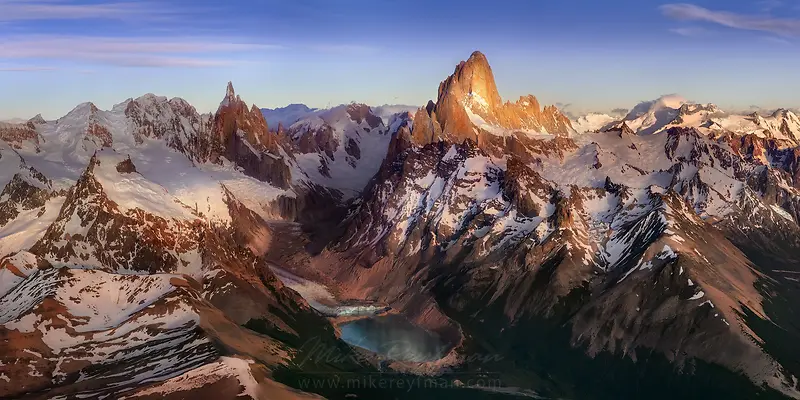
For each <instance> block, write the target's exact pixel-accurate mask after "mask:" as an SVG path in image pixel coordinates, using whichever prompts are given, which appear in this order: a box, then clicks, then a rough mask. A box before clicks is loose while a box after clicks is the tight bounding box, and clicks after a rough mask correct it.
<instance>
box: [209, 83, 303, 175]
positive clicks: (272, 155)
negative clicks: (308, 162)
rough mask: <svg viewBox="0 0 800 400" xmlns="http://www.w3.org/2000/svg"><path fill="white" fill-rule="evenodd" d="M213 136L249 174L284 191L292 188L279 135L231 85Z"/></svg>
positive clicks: (218, 114) (227, 153)
mask: <svg viewBox="0 0 800 400" xmlns="http://www.w3.org/2000/svg"><path fill="white" fill-rule="evenodd" d="M213 134H214V136H215V137H216V138H217V140H218V141H219V143H221V144H222V147H223V149H224V154H222V155H223V156H225V158H227V159H229V160H231V161H233V162H234V163H236V164H237V165H239V166H241V167H242V168H244V170H245V172H246V173H247V174H248V175H251V176H254V177H256V178H257V179H260V180H263V181H266V182H269V183H271V184H273V185H275V186H277V187H280V188H287V187H289V182H290V181H291V172H290V170H289V167H288V165H286V163H285V162H284V160H283V159H282V156H281V152H280V145H279V143H278V142H279V140H280V139H279V136H278V135H276V134H273V133H270V132H269V127H268V126H267V121H266V120H265V119H264V115H262V114H261V111H260V110H259V109H258V107H256V106H255V105H253V106H252V107H251V108H249V109H248V107H247V104H246V103H245V102H244V101H242V99H241V98H240V97H239V96H237V95H236V93H235V92H234V90H233V85H232V84H231V83H228V91H227V93H226V96H225V99H223V102H222V104H220V107H219V109H218V110H217V113H216V115H215V116H214V126H213Z"/></svg>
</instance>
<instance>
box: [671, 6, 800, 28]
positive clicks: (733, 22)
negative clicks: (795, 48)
mask: <svg viewBox="0 0 800 400" xmlns="http://www.w3.org/2000/svg"><path fill="white" fill-rule="evenodd" d="M659 9H660V10H661V12H662V13H663V14H664V15H665V16H667V17H669V18H672V19H676V20H681V21H700V22H710V23H713V24H717V25H722V26H725V27H728V28H733V29H742V30H750V31H760V32H768V33H772V34H775V35H780V36H800V19H792V18H775V17H771V16H762V15H746V14H737V13H733V12H728V11H715V10H709V9H707V8H703V7H700V6H697V5H694V4H686V3H677V4H665V5H663V6H661V7H659Z"/></svg>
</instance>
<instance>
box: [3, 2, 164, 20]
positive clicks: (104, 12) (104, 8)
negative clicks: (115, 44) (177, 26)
mask: <svg viewBox="0 0 800 400" xmlns="http://www.w3.org/2000/svg"><path fill="white" fill-rule="evenodd" d="M0 10H2V12H0V21H4V22H8V21H47V20H81V19H116V20H129V19H141V18H156V17H158V18H163V17H164V16H166V15H168V14H169V10H167V9H165V8H164V7H159V5H158V4H154V3H151V2H147V1H142V2H108V3H101V4H81V3H74V2H66V1H61V0H0Z"/></svg>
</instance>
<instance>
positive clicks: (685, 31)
mask: <svg viewBox="0 0 800 400" xmlns="http://www.w3.org/2000/svg"><path fill="white" fill-rule="evenodd" d="M669 31H670V32H672V33H674V34H676V35H681V36H686V37H698V36H703V35H705V34H707V33H708V30H706V29H703V28H698V27H683V28H672V29H670V30H669Z"/></svg>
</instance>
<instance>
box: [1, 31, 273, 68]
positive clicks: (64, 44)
mask: <svg viewBox="0 0 800 400" xmlns="http://www.w3.org/2000/svg"><path fill="white" fill-rule="evenodd" d="M281 48H282V47H281V46H278V45H273V44H262V43H247V42H246V41H239V40H236V39H230V40H222V39H209V38H176V37H170V38H151V37H145V38H118V37H94V36H23V37H16V38H15V37H11V38H9V40H4V41H2V42H0V60H21V59H25V60H48V61H51V62H52V61H70V62H75V63H82V64H86V63H88V64H105V65H115V66H125V67H212V66H224V65H230V64H232V63H233V62H234V61H235V60H240V59H241V58H242V56H248V55H252V54H260V53H263V52H266V51H270V50H276V49H281Z"/></svg>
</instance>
